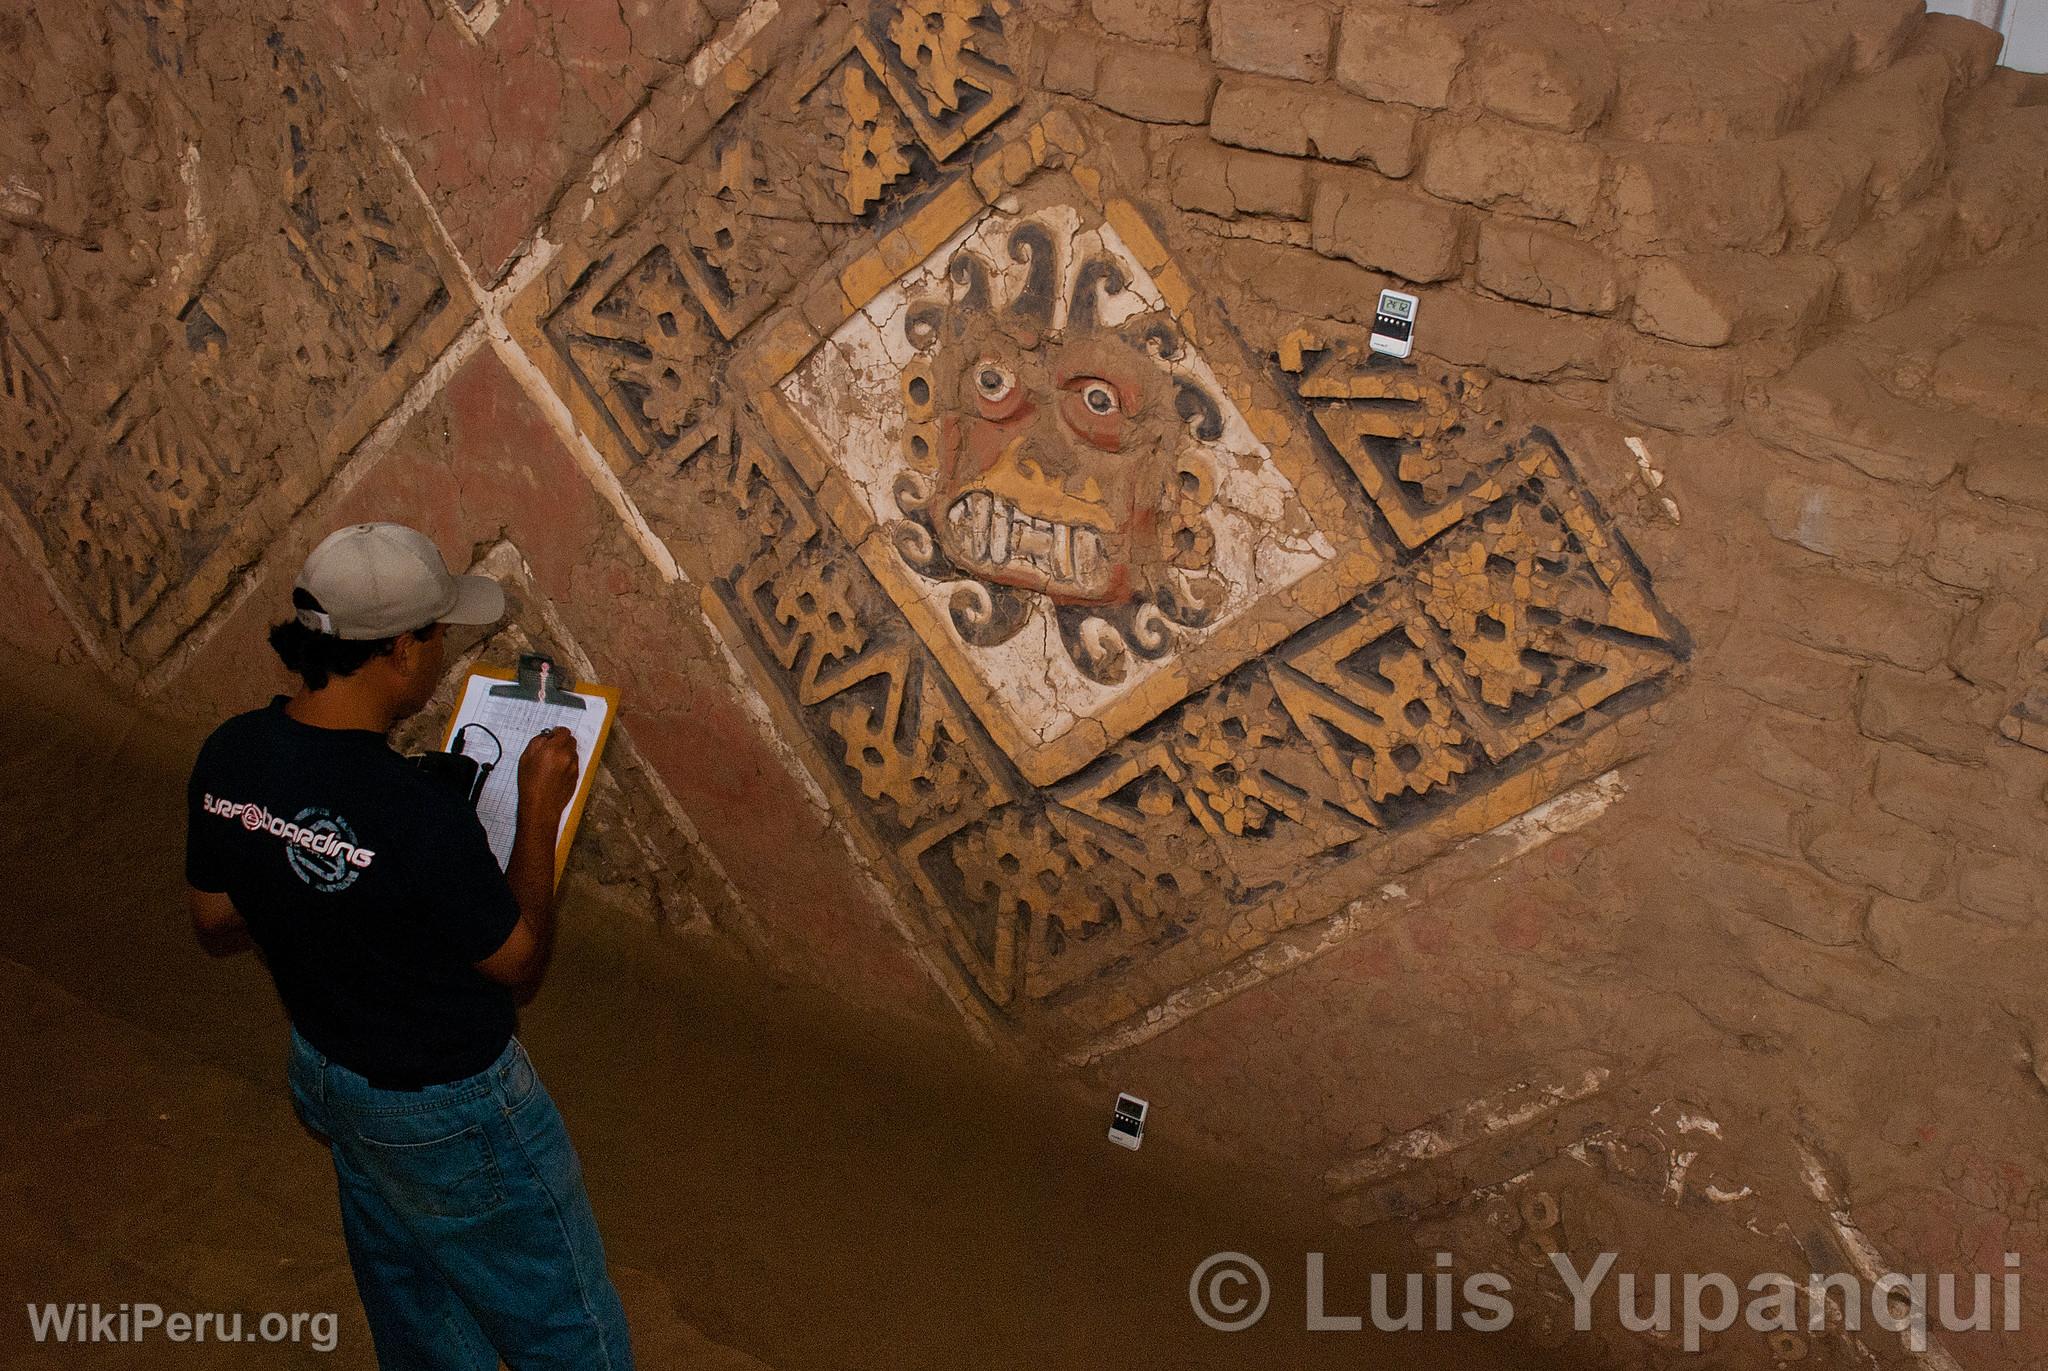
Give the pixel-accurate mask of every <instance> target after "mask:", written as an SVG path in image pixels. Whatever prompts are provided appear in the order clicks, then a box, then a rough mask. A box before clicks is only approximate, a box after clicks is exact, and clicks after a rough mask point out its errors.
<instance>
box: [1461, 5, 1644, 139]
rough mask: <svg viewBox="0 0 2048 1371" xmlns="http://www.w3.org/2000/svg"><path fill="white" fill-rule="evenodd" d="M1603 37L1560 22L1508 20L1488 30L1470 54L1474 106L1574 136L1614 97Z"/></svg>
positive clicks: (1612, 67) (1609, 53) (1595, 31)
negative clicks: (1479, 105)
mask: <svg viewBox="0 0 2048 1371" xmlns="http://www.w3.org/2000/svg"><path fill="white" fill-rule="evenodd" d="M1610 47H1611V45H1610V43H1609V42H1608V39H1607V36H1606V35H1605V34H1603V33H1602V32H1601V31H1600V30H1599V29H1596V28H1593V27H1591V26H1590V25H1586V24H1574V23H1570V22H1568V21H1564V20H1558V19H1551V20H1548V21H1539V20H1536V19H1520V20H1510V21H1508V22H1507V23H1504V24H1500V25H1497V26H1496V27H1494V28H1491V29H1489V30H1487V32H1486V33H1485V35H1484V36H1483V37H1482V38H1481V39H1480V40H1479V43H1478V45H1477V47H1476V49H1475V50H1474V52H1473V55H1472V84H1473V89H1474V92H1475V93H1476V94H1477V95H1478V97H1479V103H1480V104H1482V105H1484V106H1485V107H1486V108H1487V109H1489V110H1492V111H1493V112H1494V113H1495V114H1498V115H1500V116H1501V117H1503V118H1506V119H1512V120H1514V121H1515V122H1516V123H1518V124H1528V125H1530V126H1532V127H1534V128H1540V129H1552V130H1555V131H1557V132H1560V133H1577V132H1579V131H1581V130H1583V129H1586V128H1590V127H1591V126H1592V125H1593V124H1594V123H1595V122H1597V121H1598V120H1599V118H1600V116H1601V115H1602V114H1604V113H1606V111H1607V106H1608V103H1609V102H1610V101H1611V100H1612V99H1613V98H1614V84H1615V65H1614V54H1613V53H1612V51H1610Z"/></svg>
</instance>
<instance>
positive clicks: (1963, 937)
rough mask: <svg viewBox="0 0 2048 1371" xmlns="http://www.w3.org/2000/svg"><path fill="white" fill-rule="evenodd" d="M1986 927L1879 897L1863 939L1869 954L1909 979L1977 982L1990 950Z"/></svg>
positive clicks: (1945, 911)
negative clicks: (1986, 954)
mask: <svg viewBox="0 0 2048 1371" xmlns="http://www.w3.org/2000/svg"><path fill="white" fill-rule="evenodd" d="M1984 935H1985V927H1984V925H1983V923H1982V922H1981V921H1980V920H1978V919H1974V918H1971V917H1969V916H1968V915H1965V914H1961V913H1958V912H1957V911H1955V910H1953V909H1944V908H1942V907H1941V906H1939V905H1931V904H1920V903H1918V902H1916V901H1913V900H1900V899H1894V898H1893V897H1892V896H1889V895H1879V896H1878V897H1876V898H1875V899H1873V900H1872V901H1871V902H1870V916H1869V918H1867V919H1866V920H1865V921H1864V937H1865V939H1866V940H1867V941H1868V942H1869V944H1870V950H1871V951H1873V952H1875V953H1876V954H1877V955H1878V956H1880V957H1882V958H1884V959H1885V960H1886V961H1887V962H1890V963H1891V964H1892V965H1893V966H1895V967H1897V968H1899V970H1901V971H1904V972H1906V973H1907V974H1909V975H1912V976H1917V977H1924V978H1939V979H1944V980H1967V981H1974V980H1977V979H1978V978H1979V977H1981V975H1982V974H1983V968H1984V964H1985V963H1984V957H1985V952H1986V950H1987V947H1986V940H1985V936H1984Z"/></svg>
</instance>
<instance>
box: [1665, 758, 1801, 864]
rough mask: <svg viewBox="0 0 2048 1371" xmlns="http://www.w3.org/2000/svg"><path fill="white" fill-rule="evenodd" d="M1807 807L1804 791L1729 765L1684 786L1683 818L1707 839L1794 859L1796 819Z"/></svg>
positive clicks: (1796, 846) (1796, 843)
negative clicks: (1763, 781)
mask: <svg viewBox="0 0 2048 1371" xmlns="http://www.w3.org/2000/svg"><path fill="white" fill-rule="evenodd" d="M1811 808H1812V804H1811V802H1810V801H1808V799H1807V798H1806V797H1805V796H1803V795H1800V794H1797V793H1795V792H1793V791H1789V790H1784V789H1782V788H1780V787H1778V786H1774V785H1769V784H1760V783H1759V782H1758V781H1757V779H1756V777H1754V776H1752V775H1750V774H1749V773H1748V772H1747V771H1744V770H1740V769H1734V768H1731V769H1727V770H1723V771H1718V772H1716V773H1714V774H1713V775H1711V776H1709V777H1707V778H1706V780H1705V781H1704V782H1703V783H1700V784H1696V785H1694V786H1692V787H1691V788H1690V789H1689V790H1688V791H1687V793H1686V801H1685V818H1684V823H1685V826H1686V828H1687V829H1689V830H1690V831H1691V832H1693V833H1695V834H1698V835H1699V836H1700V837H1701V838H1705V839H1708V840H1710V841H1714V842H1720V843H1726V844H1729V845H1731V846H1734V847H1746V848H1754V849H1755V850H1757V851H1759V852H1768V853H1771V854H1772V855H1774V856H1778V857H1791V858H1795V859H1797V858H1799V857H1800V856H1801V853H1800V851H1799V820H1800V818H1801V816H1802V815H1804V814H1805V813H1806V812H1807V810H1809V809H1811ZM1809 879H1811V877H1810V876H1809Z"/></svg>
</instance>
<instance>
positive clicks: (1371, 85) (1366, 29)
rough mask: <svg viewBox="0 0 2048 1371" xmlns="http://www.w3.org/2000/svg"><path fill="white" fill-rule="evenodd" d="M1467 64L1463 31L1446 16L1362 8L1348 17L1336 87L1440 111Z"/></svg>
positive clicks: (1356, 7)
mask: <svg viewBox="0 0 2048 1371" xmlns="http://www.w3.org/2000/svg"><path fill="white" fill-rule="evenodd" d="M1464 61H1465V34H1464V30H1463V28H1462V27H1461V26H1460V25H1459V24H1458V22H1457V21H1456V20H1453V19H1450V18H1448V17H1446V16H1445V15H1442V14H1438V13H1434V12H1432V11H1430V10H1427V9H1379V8H1367V7H1365V6H1362V5H1354V6H1352V7H1350V8H1348V9H1346V10H1345V11H1344V24H1343V28H1342V31H1341V33H1340V34H1339V36H1338V39H1337V83H1338V84H1339V85H1341V86H1343V87H1344V88H1345V89H1346V90H1352V91H1356V92H1357V93H1358V94H1360V95H1365V96H1370V97H1371V98H1372V99H1375V100H1398V101H1400V102H1401V103H1403V104H1406V105H1420V106H1422V107H1423V108H1425V109H1442V108H1443V107H1444V106H1445V105H1447V104H1449V103H1450V99H1451V82H1452V81H1454V80H1456V79H1457V75H1458V70H1459V68H1460V67H1461V66H1462V65H1463V64H1464Z"/></svg>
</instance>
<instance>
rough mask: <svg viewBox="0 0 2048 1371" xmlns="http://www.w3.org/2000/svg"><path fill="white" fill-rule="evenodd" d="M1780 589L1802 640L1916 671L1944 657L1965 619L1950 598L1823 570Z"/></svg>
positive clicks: (1790, 578)
mask: <svg viewBox="0 0 2048 1371" xmlns="http://www.w3.org/2000/svg"><path fill="white" fill-rule="evenodd" d="M1781 590H1782V593H1783V595H1784V597H1785V601H1786V603H1785V617H1786V619H1787V621H1788V622H1790V623H1791V624H1792V626H1793V627H1792V631H1793V633H1794V634H1795V635H1797V636H1798V637H1799V638H1800V639H1801V640H1802V641H1804V642H1806V643H1808V644H1809V645H1811V646H1813V647H1817V648H1820V649H1822V650H1823V651H1828V652H1846V653H1849V654H1851V655H1854V656H1858V657H1874V658H1876V659H1877V660H1879V661H1884V662H1890V663H1892V664H1893V665H1895V666H1902V667H1906V668H1908V669H1910V670H1913V671H1925V670H1927V669H1928V668H1930V667H1932V666H1934V665H1935V664H1936V663H1937V662H1939V661H1940V660H1941V659H1942V654H1943V652H1944V650H1945V649H1946V647H1947V646H1948V636H1949V634H1950V633H1951V632H1953V631H1954V629H1955V626H1956V621H1957V620H1958V619H1959V618H1960V617H1961V614H1960V613H1959V612H1958V611H1957V609H1956V607H1955V606H1954V605H1952V604H1950V603H1949V602H1948V601H1946V600H1937V599H1935V598H1934V597H1932V596H1930V595H1923V594H1921V593H1920V592H1919V591H1916V590H1906V589H1902V588H1900V587H1897V586H1881V585H1876V584H1874V583H1872V582H1869V581H1861V580H1857V579H1855V578H1854V577H1849V576H1835V575H1830V574H1829V573H1827V572H1824V571H1814V572H1805V573H1800V574H1795V575H1792V576H1788V577H1786V578H1785V581H1784V583H1783V586H1782V588H1781Z"/></svg>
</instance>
